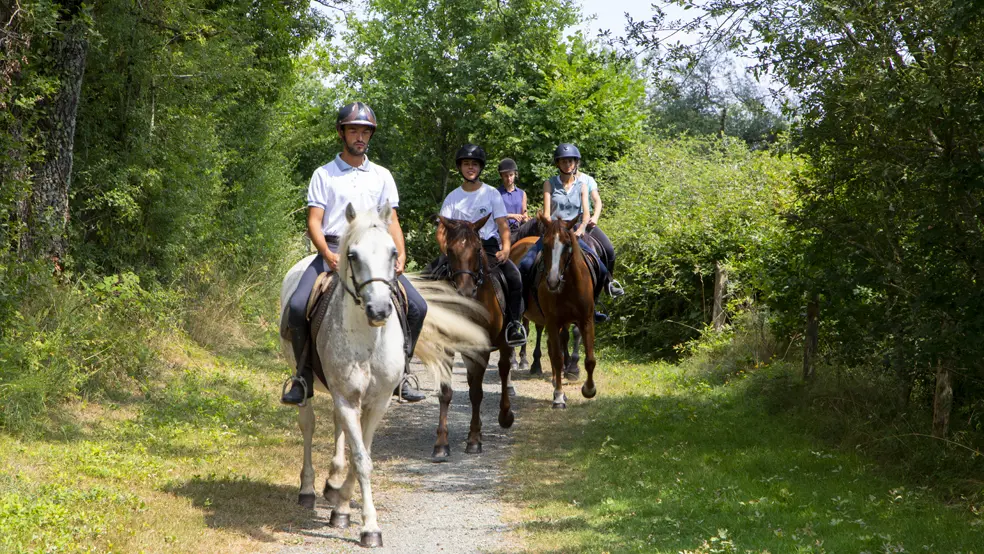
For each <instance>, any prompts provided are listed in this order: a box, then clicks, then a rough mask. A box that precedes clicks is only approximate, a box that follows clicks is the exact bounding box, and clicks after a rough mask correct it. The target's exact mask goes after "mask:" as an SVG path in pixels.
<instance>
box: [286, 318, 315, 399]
mask: <svg viewBox="0 0 984 554" xmlns="http://www.w3.org/2000/svg"><path fill="white" fill-rule="evenodd" d="M291 334H292V335H293V331H292V333H291ZM304 339H305V340H304V341H303V342H302V341H301V340H299V339H295V338H294V337H293V336H292V337H291V346H292V347H293V349H294V359H295V360H297V373H295V374H294V376H293V377H291V378H290V390H288V391H286V392H284V393H283V395H282V396H281V397H280V401H281V402H283V403H284V404H294V405H297V406H303V405H304V402H306V401H307V399H308V398H311V397H312V396H314V368H313V367H312V365H311V348H312V347H313V345H312V344H311V339H310V338H308V336H307V334H306V333H305V335H304ZM298 343H301V344H298ZM305 393H306V394H305Z"/></svg>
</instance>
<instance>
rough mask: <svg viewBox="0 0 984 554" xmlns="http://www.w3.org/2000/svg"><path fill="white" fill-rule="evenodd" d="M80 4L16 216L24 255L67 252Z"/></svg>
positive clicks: (82, 47)
mask: <svg viewBox="0 0 984 554" xmlns="http://www.w3.org/2000/svg"><path fill="white" fill-rule="evenodd" d="M73 7H74V8H75V9H73ZM79 7H80V3H79V4H75V5H73V6H69V7H67V15H66V16H65V17H66V20H67V23H66V24H65V27H64V35H63V38H62V40H61V41H60V42H58V43H57V45H56V46H55V47H54V54H55V60H54V67H53V70H52V72H53V74H54V75H55V76H56V77H58V79H59V88H58V92H57V93H56V95H55V96H54V98H53V99H52V101H51V102H50V103H48V104H47V105H45V106H44V109H45V114H44V117H43V120H42V122H41V125H40V129H41V133H42V141H43V146H44V150H45V156H44V160H43V161H42V162H40V163H38V164H35V165H34V166H33V167H32V170H33V174H34V182H33V187H32V190H31V197H30V199H28V201H27V202H25V203H24V205H23V206H22V209H21V214H20V215H21V217H22V221H23V222H24V223H26V225H27V232H26V233H25V234H24V235H23V236H22V239H21V252H22V254H24V255H27V256H32V255H37V256H44V257H49V258H52V259H53V260H55V261H56V263H57V262H58V260H61V259H62V258H63V257H64V256H65V250H66V248H67V246H68V245H67V237H66V233H67V223H68V193H69V189H70V186H71V182H72V151H73V148H74V145H75V117H76V114H77V112H78V106H79V97H80V96H81V91H82V77H83V74H84V72H85V59H86V53H87V52H88V47H89V42H88V26H87V23H86V20H85V18H83V17H81V16H80V15H79V14H78V13H77V12H78V8H79ZM69 18H70V19H69Z"/></svg>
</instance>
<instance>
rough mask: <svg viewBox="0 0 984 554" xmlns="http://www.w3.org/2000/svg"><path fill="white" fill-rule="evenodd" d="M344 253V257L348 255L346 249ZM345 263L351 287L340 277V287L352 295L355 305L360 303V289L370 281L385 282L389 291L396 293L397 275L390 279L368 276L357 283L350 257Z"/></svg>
mask: <svg viewBox="0 0 984 554" xmlns="http://www.w3.org/2000/svg"><path fill="white" fill-rule="evenodd" d="M345 255H346V257H347V256H348V252H347V251H346V253H345ZM346 265H347V266H348V273H349V278H350V279H351V280H352V288H349V285H348V283H346V282H345V279H341V280H340V284H341V285H342V289H343V290H345V292H347V293H348V294H349V295H350V296H351V297H352V300H355V305H356V306H361V305H362V296H361V295H362V289H364V288H366V287H367V286H369V285H371V284H372V283H385V284H386V286H387V287H389V289H390V292H392V293H393V294H397V295H398V293H399V285H398V284H397V277H396V276H395V275H394V277H393V278H392V279H384V278H382V277H370V278H369V279H366V280H365V281H363V282H361V283H359V282H358V281H356V280H355V271H354V270H353V269H352V264H351V259H350V260H349V263H348V264H346ZM353 289H354V290H353Z"/></svg>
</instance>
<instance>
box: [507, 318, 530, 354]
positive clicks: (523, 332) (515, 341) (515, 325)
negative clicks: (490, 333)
mask: <svg viewBox="0 0 984 554" xmlns="http://www.w3.org/2000/svg"><path fill="white" fill-rule="evenodd" d="M517 328H518V329H519V334H520V335H522V336H523V339H522V340H520V339H518V338H517V339H513V340H509V331H510V330H512V329H517ZM528 339H529V337H527V336H526V328H524V327H523V324H522V323H520V322H518V321H510V322H509V323H507V324H506V346H512V347H513V348H515V347H517V346H523V345H524V344H526V341H527V340H528Z"/></svg>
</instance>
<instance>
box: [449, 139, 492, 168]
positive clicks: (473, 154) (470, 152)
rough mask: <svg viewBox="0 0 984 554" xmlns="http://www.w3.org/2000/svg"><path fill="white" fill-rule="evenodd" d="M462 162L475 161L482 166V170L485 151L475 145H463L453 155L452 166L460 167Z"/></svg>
mask: <svg viewBox="0 0 984 554" xmlns="http://www.w3.org/2000/svg"><path fill="white" fill-rule="evenodd" d="M462 160H475V161H477V162H478V164H479V165H480V166H482V169H485V150H482V147H481V146H478V145H476V144H465V145H464V146H462V147H461V148H459V149H458V153H457V154H455V155H454V164H455V165H457V166H460V165H461V162H462Z"/></svg>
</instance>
